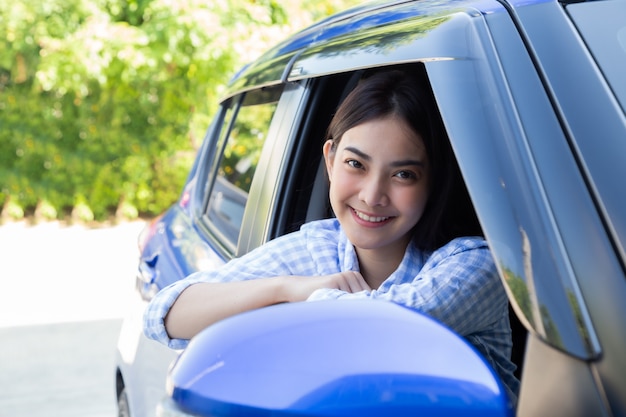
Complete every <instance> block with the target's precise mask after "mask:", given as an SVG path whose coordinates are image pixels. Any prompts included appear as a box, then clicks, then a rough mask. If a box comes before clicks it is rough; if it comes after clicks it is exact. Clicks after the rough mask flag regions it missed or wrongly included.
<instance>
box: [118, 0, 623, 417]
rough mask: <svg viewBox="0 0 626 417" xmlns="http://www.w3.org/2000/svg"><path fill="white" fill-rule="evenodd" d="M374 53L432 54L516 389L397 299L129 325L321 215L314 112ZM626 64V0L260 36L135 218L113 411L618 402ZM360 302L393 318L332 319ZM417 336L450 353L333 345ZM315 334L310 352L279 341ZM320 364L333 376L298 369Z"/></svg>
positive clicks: (374, 13) (487, 409)
mask: <svg viewBox="0 0 626 417" xmlns="http://www.w3.org/2000/svg"><path fill="white" fill-rule="evenodd" d="M386 67H402V68H404V69H408V70H410V71H415V72H416V73H417V72H419V73H420V74H424V75H425V76H426V77H427V79H428V82H429V84H430V86H429V87H430V88H431V90H432V92H433V94H434V96H435V98H436V101H437V106H438V108H439V112H440V114H441V116H442V119H443V121H444V124H445V127H446V130H447V133H448V136H449V138H450V141H451V145H452V147H453V150H454V152H455V156H456V158H457V161H458V164H459V166H460V168H461V171H462V174H463V178H464V181H465V183H466V186H467V188H468V191H469V193H470V196H471V199H472V202H473V204H474V207H475V209H476V212H477V215H478V217H479V220H480V223H481V226H482V228H483V231H484V234H485V237H486V239H487V242H488V244H489V246H490V249H491V251H492V253H493V255H494V259H495V261H496V264H497V267H498V272H499V274H500V277H501V280H502V283H503V285H504V287H505V289H506V292H507V295H508V297H509V300H510V307H511V326H512V329H513V337H514V358H513V359H514V360H515V362H516V363H517V364H518V367H519V368H518V375H519V377H520V381H521V388H520V393H519V398H518V401H517V405H516V406H515V407H513V406H511V405H510V404H508V405H507V402H506V401H505V400H504V399H503V393H502V389H501V385H500V384H501V383H500V382H499V381H498V378H497V376H495V374H494V373H493V371H491V370H490V369H489V367H488V366H487V365H486V364H485V363H484V361H483V360H482V358H481V357H480V355H479V354H478V353H476V352H475V351H473V350H472V349H471V347H469V346H468V345H467V343H465V342H464V341H463V340H462V339H461V338H460V337H458V336H457V335H455V334H453V333H452V332H450V331H449V330H447V329H446V328H445V327H443V326H442V325H440V324H439V323H435V322H434V321H432V320H430V319H428V318H427V317H423V316H421V315H420V314H418V313H416V312H413V311H409V310H407V309H402V308H399V307H398V306H394V305H391V303H383V304H385V305H380V304H379V303H374V302H372V303H371V304H368V306H367V307H364V306H362V305H356V304H355V305H350V306H349V307H350V308H348V305H349V304H350V303H345V302H344V303H342V302H339V301H338V302H336V303H329V304H323V303H322V304H317V303H294V304H289V305H278V306H272V307H268V308H265V309H260V310H258V311H253V312H249V313H244V314H242V315H238V316H235V317H232V318H230V319H227V320H224V321H222V322H219V323H217V324H216V325H214V326H211V327H209V328H208V329H206V330H205V331H203V332H202V333H201V334H199V335H198V336H197V337H196V338H194V339H193V340H192V341H191V343H190V345H189V347H188V348H186V349H185V350H184V351H182V352H181V351H177V350H172V349H169V348H167V347H165V346H163V345H161V344H159V343H157V342H154V341H152V340H148V339H147V338H146V337H145V336H144V335H143V332H142V314H143V311H144V309H145V306H146V304H147V302H148V301H149V300H150V299H151V298H152V297H153V296H154V294H155V293H156V292H157V291H159V290H160V289H161V288H163V287H165V286H167V285H168V284H170V283H172V282H174V281H177V280H180V279H182V278H184V277H186V276H187V275H189V274H191V273H193V272H196V271H200V270H210V269H213V268H217V267H219V266H220V265H222V264H224V263H225V262H227V261H228V260H230V259H232V258H235V257H238V256H241V255H243V254H245V253H247V252H248V251H250V250H252V249H254V248H256V247H258V246H259V245H262V244H263V243H264V242H267V241H268V240H271V239H273V238H275V237H277V236H280V235H282V234H285V233H288V232H291V231H293V230H297V229H298V228H299V227H300V226H301V225H302V224H304V223H306V222H308V221H311V220H315V219H320V218H325V217H328V216H331V215H332V213H331V212H330V210H329V205H328V196H327V192H328V185H327V182H326V178H325V176H324V169H323V166H322V160H321V148H322V141H323V138H324V133H325V128H326V126H327V125H328V122H329V121H330V118H331V116H332V114H333V112H334V110H335V109H336V107H337V104H338V103H339V102H340V101H341V99H342V98H343V97H344V96H345V94H346V92H347V91H349V90H350V89H351V88H352V87H353V86H354V84H355V82H356V80H357V79H358V78H359V76H360V75H361V74H362V73H363V72H364V71H366V70H369V69H375V68H386ZM624 74H626V1H625V0H598V1H589V2H585V1H582V2H580V1H578V0H572V1H568V0H565V1H558V2H557V1H555V0H452V1H445V2H442V1H439V0H421V1H375V2H372V3H367V4H364V5H361V6H358V7H355V8H353V9H350V10H347V11H345V12H341V13H339V14H337V15H335V16H332V17H330V18H327V19H325V20H322V21H320V22H319V23H317V24H315V25H313V26H311V27H310V28H308V29H305V30H303V31H301V32H299V33H297V34H295V35H293V36H291V37H290V38H288V39H286V40H285V41H284V42H282V43H280V44H278V45H276V46H275V47H274V48H272V49H270V50H269V51H268V52H267V53H265V54H264V55H263V56H262V57H260V58H259V59H258V60H257V61H255V62H253V63H251V64H249V65H247V66H246V67H244V68H243V69H242V70H241V71H240V72H238V73H237V74H236V75H235V76H234V77H233V79H232V81H231V82H230V84H229V86H228V92H227V93H226V94H225V95H224V97H223V99H222V100H221V102H220V108H219V111H218V112H217V114H216V116H215V118H214V120H213V122H212V124H211V126H210V127H208V130H207V134H206V137H205V139H204V142H203V145H202V147H201V149H200V150H199V151H198V154H197V158H196V160H195V163H194V165H193V167H192V169H191V172H190V174H189V177H188V180H187V182H186V184H185V186H184V189H183V190H182V193H181V196H180V199H179V200H178V201H177V202H176V204H174V205H173V206H172V207H171V208H169V209H168V210H167V211H166V212H165V213H163V214H162V215H161V216H159V217H158V218H156V219H154V220H153V221H152V222H151V223H150V224H149V225H148V226H147V227H146V229H145V230H144V231H143V232H142V234H141V235H140V237H139V252H140V255H139V266H138V274H137V277H136V289H137V291H136V296H135V297H134V299H133V302H132V305H130V306H129V313H128V316H127V317H125V319H124V321H123V325H122V328H121V331H120V336H119V342H118V348H117V359H116V369H115V372H116V392H117V398H118V405H119V409H120V415H121V416H126V415H131V416H133V417H143V416H154V415H156V413H157V412H158V413H159V415H161V416H184V415H198V416H209V415H220V416H225V415H264V416H265V415H273V416H279V415H280V416H283V415H285V416H286V415H307V416H313V415H325V416H331V415H332V416H334V415H357V414H358V415H408V414H411V415H415V414H419V413H421V414H420V415H449V414H450V413H452V412H455V414H463V415H518V416H542V415H549V416H568V417H572V416H615V417H617V416H626V355H625V352H626V302H624V300H626V192H624V184H623V183H624V180H625V179H626V113H625V110H626V77H625V76H624ZM387 304H389V305H387ZM327 311H333V312H334V313H335V316H334V317H335V319H334V323H333V324H332V325H331V324H330V322H332V320H330V321H329V320H326V321H325V322H324V323H326V324H323V323H322V322H320V321H319V320H322V318H323V317H325V314H327V313H326V312H327ZM368 311H369V312H376V313H377V314H380V316H381V317H386V318H387V320H388V321H386V322H385V323H386V324H385V325H383V326H381V328H380V329H378V331H380V332H386V333H383V334H385V335H386V336H385V337H371V334H374V335H376V334H377V333H376V331H371V332H368V331H364V330H363V329H361V330H360V331H358V332H357V331H348V330H346V329H349V328H351V326H348V325H342V323H343V324H345V323H347V322H348V321H349V322H350V323H354V322H355V321H358V320H359V316H358V315H356V316H355V312H360V313H362V314H364V315H367V314H370V313H368ZM318 324H319V326H318ZM320 326H322V328H324V327H323V326H326V328H325V331H324V332H320V331H319V329H320ZM359 328H360V327H359ZM316 329H317V330H316ZM368 333H370V334H369V336H368ZM324 335H327V336H326V337H325V336H324ZM328 335H332V337H330V336H328ZM425 335H428V338H429V340H433V341H434V340H436V341H438V342H437V343H436V344H435V346H436V349H437V351H438V352H443V353H442V355H441V356H442V357H443V359H442V360H441V361H432V360H422V361H416V362H419V363H418V364H416V365H415V367H413V368H410V369H405V370H404V372H402V370H401V369H400V370H399V369H398V366H397V364H395V363H392V362H393V361H391V362H389V363H385V364H378V365H379V366H378V365H377V366H374V363H376V362H377V361H373V360H370V361H367V360H363V361H362V362H360V363H359V364H358V365H354V366H352V367H350V366H348V365H346V364H347V363H351V362H350V360H352V359H351V358H349V357H346V355H340V354H338V353H336V352H337V351H338V350H341V349H338V348H340V347H341V346H352V345H353V344H354V342H355V341H360V343H361V344H360V345H359V346H364V349H366V350H367V351H368V352H369V354H370V355H375V353H376V352H378V351H379V349H381V348H383V347H384V348H385V349H399V350H400V351H401V350H402V349H405V346H406V344H407V343H413V342H415V343H417V342H416V340H417V339H419V338H420V336H421V337H422V338H423V337H425ZM368 337H369V338H368ZM394 340H397V343H389V341H394ZM320 341H323V343H321V342H320ZM401 341H404V342H401ZM255 343H258V345H257V344H255ZM312 343H314V344H315V346H319V349H320V350H319V351H318V353H319V354H318V355H317V356H314V357H312V358H311V359H310V362H306V361H304V362H306V363H303V361H302V360H301V358H300V360H298V358H297V357H294V356H293V354H292V353H293V352H297V351H299V350H300V349H308V348H309V347H310V346H311V344H312ZM254 346H263V349H262V351H261V352H259V350H258V349H254V348H253V347H254ZM333 349H334V350H333ZM420 349H422V350H419V351H416V352H415V354H416V355H417V356H416V357H425V358H431V357H432V355H434V352H433V351H432V349H431V350H428V349H430V348H429V347H421V348H420ZM424 349H425V350H424ZM268 351H271V352H274V353H275V354H273V355H272V357H273V358H274V359H273V360H272V361H268V360H267V357H266V356H264V354H266V353H267V352H268ZM320 352H321V353H320ZM333 352H335V353H334V354H333ZM420 352H421V354H423V355H424V356H419V355H420ZM226 354H228V355H230V356H229V358H230V359H229V361H226V362H224V361H221V362H220V361H219V360H215V358H216V357H222V356H223V355H226ZM221 355H222V356H221ZM458 358H463V360H462V361H460V360H458ZM244 365H245V366H244ZM217 368H220V372H214V371H215V369H217ZM348 368H350V369H348ZM468 370H471V371H468ZM318 373H324V374H325V375H327V376H328V379H327V380H326V382H325V383H321V382H320V383H319V384H312V383H311V379H314V378H313V376H312V375H317V374H318ZM215 375H226V376H223V377H222V379H219V378H218V379H215V378H216V377H215ZM365 376H367V378H365ZM364 378H365V379H364ZM338 382H341V384H339V383H338ZM468 387H474V388H476V389H474V388H472V389H469V388H468ZM287 392H288V393H289V395H287ZM342 393H343V394H345V395H343V396H342V395H341V394H342ZM346 393H348V394H346ZM382 393H384V394H385V395H382ZM157 410H158V411H157ZM481 410H482V411H481Z"/></svg>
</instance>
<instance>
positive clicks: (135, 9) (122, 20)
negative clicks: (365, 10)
mask: <svg viewBox="0 0 626 417" xmlns="http://www.w3.org/2000/svg"><path fill="white" fill-rule="evenodd" d="M216 3H219V4H216ZM351 3H352V4H354V3H355V2H354V1H352V2H351V1H347V0H343V1H336V2H334V4H335V5H336V6H331V4H333V2H331V1H322V2H313V1H312V0H307V1H302V2H288V3H284V4H283V3H279V2H277V1H275V0H227V1H225V2H207V1H205V0H90V1H88V0H28V1H27V0H17V1H6V2H1V3H0V45H1V47H0V124H1V125H2V127H3V128H2V129H0V204H2V203H3V202H4V204H5V206H6V205H7V204H8V203H7V202H8V201H10V203H11V207H12V208H15V207H18V208H22V209H23V210H25V211H26V213H27V214H28V213H29V212H33V211H34V210H35V208H36V207H37V206H38V205H39V206H41V205H42V204H44V203H45V204H44V205H45V206H46V207H48V209H47V210H46V212H47V213H54V212H57V213H60V215H61V216H63V215H64V214H65V215H67V214H68V213H69V212H70V211H71V210H72V209H73V208H74V207H75V206H76V205H77V204H80V207H81V210H84V209H85V207H88V208H89V209H90V210H91V211H92V212H93V215H94V216H95V218H96V219H104V218H106V217H107V216H109V215H110V214H111V213H113V212H115V210H116V209H117V208H118V207H119V206H120V204H124V205H125V207H128V206H131V207H134V208H136V209H137V211H138V212H139V213H143V214H146V215H154V214H156V213H158V212H160V211H162V210H164V209H165V208H166V207H167V206H169V205H170V204H171V203H172V202H173V201H175V200H176V198H177V197H178V194H179V192H180V187H181V185H182V183H183V181H184V179H185V176H186V173H187V170H188V168H189V166H190V164H191V161H192V158H193V155H194V151H195V150H196V149H197V147H198V146H199V144H200V141H201V138H202V137H203V135H204V130H205V129H206V128H207V126H208V124H209V122H210V119H211V117H212V115H213V113H214V112H215V110H216V105H217V103H218V99H219V97H220V96H221V95H222V94H223V91H224V86H225V85H226V83H227V81H228V79H229V78H230V77H231V76H232V74H233V73H234V72H235V70H236V69H237V68H238V67H239V66H240V65H242V64H244V63H246V62H247V61H250V60H252V59H254V58H256V57H257V56H259V55H260V54H261V52H262V51H263V50H265V49H266V48H268V47H269V46H270V45H272V44H274V43H275V42H277V41H279V40H281V39H282V38H284V37H286V36H287V35H288V34H290V33H292V32H295V31H296V30H298V29H300V28H302V27H304V26H306V25H308V24H310V23H311V22H312V21H313V20H315V19H318V18H320V17H323V16H324V15H326V14H329V13H333V12H335V11H337V10H338V9H339V8H344V7H346V6H348V5H349V4H351ZM12 212H13V213H19V210H17V209H15V210H13V209H12ZM129 212H133V210H130V211H129Z"/></svg>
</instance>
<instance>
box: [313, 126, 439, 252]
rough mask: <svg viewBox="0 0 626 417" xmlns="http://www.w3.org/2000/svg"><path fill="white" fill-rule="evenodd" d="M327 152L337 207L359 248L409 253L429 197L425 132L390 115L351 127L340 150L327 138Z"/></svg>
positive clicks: (327, 162) (335, 206)
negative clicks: (334, 147) (333, 147)
mask: <svg viewBox="0 0 626 417" xmlns="http://www.w3.org/2000/svg"><path fill="white" fill-rule="evenodd" d="M324 157H325V160H326V168H327V170H328V176H329V178H330V202H331V205H332V208H333V210H334V212H335V215H336V216H337V219H338V220H339V222H340V223H341V225H342V227H343V229H344V231H345V232H346V235H347V236H348V239H350V242H352V244H353V245H354V246H355V248H356V250H357V253H358V254H364V253H365V251H370V250H374V251H378V252H381V253H389V254H392V253H394V254H397V253H398V252H399V253H404V251H405V249H406V246H407V244H408V243H409V241H410V240H411V230H412V229H413V226H415V225H416V224H417V222H418V221H419V219H420V217H421V216H422V213H423V211H424V207H425V206H426V201H427V199H428V192H429V189H428V184H429V161H428V158H427V155H426V149H425V147H424V143H423V141H422V139H421V137H420V136H419V135H417V134H416V133H415V132H413V131H412V130H411V129H410V128H409V126H408V125H407V123H406V122H405V121H404V120H402V119H401V118H398V117H394V116H389V117H384V118H381V119H375V120H370V121H368V122H365V123H362V124H360V125H357V126H355V127H353V128H351V129H349V130H348V131H346V132H345V133H344V135H343V137H342V138H341V140H340V142H339V144H338V145H337V146H336V149H332V142H331V141H327V142H326V143H325V144H324ZM386 251H391V252H386Z"/></svg>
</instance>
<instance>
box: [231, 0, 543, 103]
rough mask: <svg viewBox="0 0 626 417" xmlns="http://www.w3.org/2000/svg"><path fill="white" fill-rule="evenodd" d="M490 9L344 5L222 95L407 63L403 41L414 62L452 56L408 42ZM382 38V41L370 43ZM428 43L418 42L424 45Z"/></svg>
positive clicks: (477, 4)
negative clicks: (433, 53) (461, 16)
mask: <svg viewBox="0 0 626 417" xmlns="http://www.w3.org/2000/svg"><path fill="white" fill-rule="evenodd" d="M534 1H539V0H531V2H534ZM527 3H528V1H527ZM494 7H498V8H501V7H502V6H501V5H500V4H499V3H497V2H496V1H490V0H452V1H447V2H441V1H440V0H421V1H420V0H418V1H415V0H413V1H406V0H405V1H398V0H395V1H389V0H387V1H373V2H369V3H366V4H364V5H360V6H357V7H354V8H351V9H348V10H346V11H344V12H341V13H338V14H336V15H334V16H332V17H329V18H326V19H324V20H322V21H320V22H318V23H316V24H314V25H313V26H310V27H309V28H307V29H304V30H302V31H301V32H298V33H296V34H294V35H292V36H291V37H289V38H287V39H286V40H284V41H283V42H281V43H279V44H277V45H276V46H275V47H273V48H271V49H270V50H268V51H267V52H266V53H264V54H263V55H262V56H261V57H260V58H259V59H257V60H256V61H254V62H252V63H250V64H248V65H247V66H245V67H244V68H242V69H241V70H240V71H239V72H238V73H237V74H236V75H235V76H234V77H233V78H232V79H231V82H230V83H229V87H228V90H227V91H228V92H227V94H226V97H224V98H228V97H231V96H234V95H236V94H238V93H241V92H244V91H247V90H250V89H254V88H259V87H265V86H270V85H275V84H280V83H284V82H287V81H295V80H298V79H303V78H313V77H318V76H322V75H328V74H333V73H339V72H344V71H349V70H356V69H360V68H372V67H376V66H378V65H383V64H384V65H388V64H392V63H394V62H396V63H404V62H408V61H407V59H409V58H408V57H407V56H406V54H404V53H403V52H405V51H403V50H402V48H401V46H403V45H405V44H407V43H411V44H412V53H411V58H410V61H412V62H417V61H420V60H435V59H443V58H445V59H453V58H454V57H449V56H447V57H441V56H430V55H429V54H428V53H427V52H426V51H424V53H422V54H421V56H420V54H419V52H418V53H417V54H416V53H415V46H416V45H415V42H411V41H414V40H417V39H418V38H422V39H425V38H427V37H432V36H436V33H437V31H438V30H440V27H439V23H441V22H442V21H445V20H449V19H451V18H452V17H453V16H454V15H455V14H458V13H462V12H466V13H467V12H470V13H471V14H476V13H488V12H490V11H491V9H493V8H494ZM381 38H384V42H375V41H374V42H372V40H376V39H379V40H381ZM428 43H429V42H419V43H418V44H423V45H424V46H425V47H426V45H427V44H428ZM357 51H358V52H359V53H358V57H359V59H358V60H357V59H356V57H357V54H356V52H357ZM363 52H368V53H366V54H364V53H363ZM376 57H378V59H376Z"/></svg>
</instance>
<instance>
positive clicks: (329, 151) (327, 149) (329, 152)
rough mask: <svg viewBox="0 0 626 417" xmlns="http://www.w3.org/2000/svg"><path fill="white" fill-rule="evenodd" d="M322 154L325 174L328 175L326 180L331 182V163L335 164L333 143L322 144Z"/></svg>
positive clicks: (328, 141) (329, 141) (330, 141)
mask: <svg viewBox="0 0 626 417" xmlns="http://www.w3.org/2000/svg"><path fill="white" fill-rule="evenodd" d="M322 151H323V152H324V162H325V163H326V172H327V173H328V179H329V180H332V171H333V163H334V162H335V150H334V149H333V141H332V140H330V139H329V140H327V141H326V142H324V147H323V148H322Z"/></svg>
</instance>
